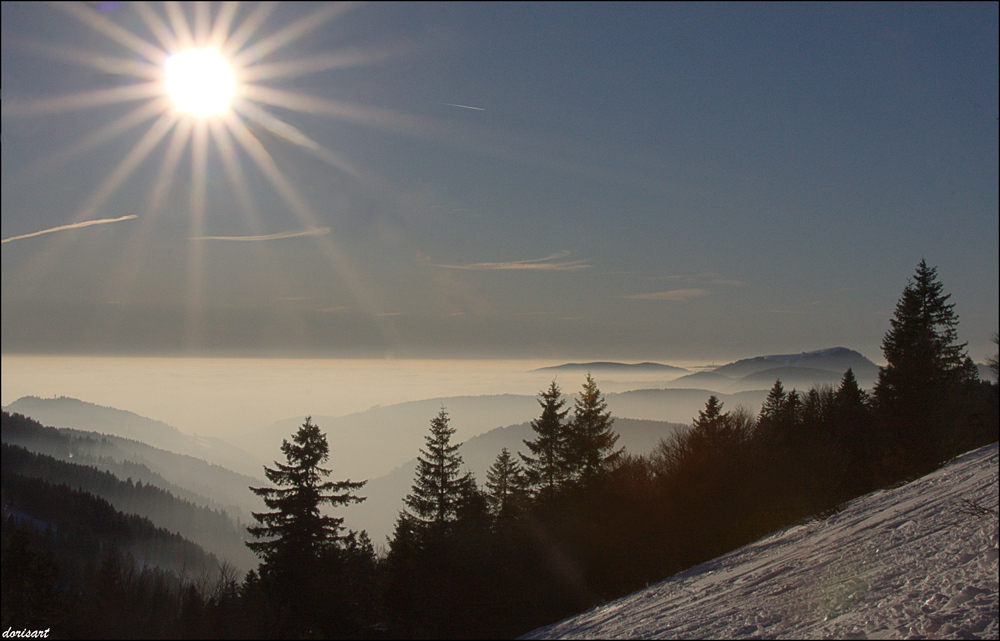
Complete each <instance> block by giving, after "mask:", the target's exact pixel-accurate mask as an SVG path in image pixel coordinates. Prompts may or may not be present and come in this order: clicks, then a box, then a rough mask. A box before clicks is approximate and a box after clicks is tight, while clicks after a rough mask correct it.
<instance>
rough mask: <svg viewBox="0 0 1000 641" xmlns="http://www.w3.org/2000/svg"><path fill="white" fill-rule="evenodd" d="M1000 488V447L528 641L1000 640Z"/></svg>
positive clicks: (860, 500) (876, 494)
mask: <svg viewBox="0 0 1000 641" xmlns="http://www.w3.org/2000/svg"><path fill="white" fill-rule="evenodd" d="M997 477H998V465H997V444H996V443H994V444H993V445H989V446H987V447H984V448H981V449H979V450H975V451H973V452H969V453H967V454H965V455H963V456H961V457H959V458H957V459H955V460H954V461H953V462H951V463H950V464H949V465H947V466H945V467H944V468H942V469H940V470H938V471H937V472H934V473H932V474H929V475H927V476H925V477H923V478H921V479H918V480H916V481H914V482H912V483H910V484H908V485H904V486H902V487H899V488H896V489H892V490H883V491H878V492H873V493H872V494H869V495H867V496H863V497H860V498H858V499H855V500H854V501H852V502H850V503H848V504H847V505H846V506H845V509H844V510H843V511H842V512H841V513H839V514H836V515H834V516H831V517H830V518H828V519H826V520H822V521H819V520H813V521H809V522H803V523H800V524H798V525H793V526H791V527H788V528H786V529H784V530H780V531H778V532H775V533H774V534H771V535H769V536H767V537H765V538H763V539H761V540H759V541H757V542H755V543H752V544H750V545H747V546H745V547H743V548H740V549H738V550H735V551H733V552H731V553H729V554H726V555H725V556H721V557H719V558H717V559H714V560H712V561H709V562H707V563H703V564H701V565H699V566H696V567H694V568H691V569H689V570H687V571H685V572H682V573H680V574H677V575H674V576H672V577H670V578H668V579H666V580H664V581H661V582H660V583H658V584H656V585H652V586H650V587H649V588H647V589H645V590H642V591H640V592H636V593H634V594H632V595H630V596H627V597H624V598H621V599H618V600H617V601H613V602H611V603H608V604H605V605H603V606H599V607H597V608H594V609H592V610H589V611H587V612H584V613H583V614H580V615H577V616H575V617H573V618H571V619H567V620H565V621H562V622H560V623H556V624H553V625H550V626H547V627H544V628H539V629H538V630H535V631H533V632H531V633H529V634H527V635H525V637H523V638H534V639H544V638H603V639H614V638H618V639H621V638H643V639H650V638H653V639H668V638H688V639H704V638H740V637H767V638H847V639H865V638H868V639H899V638H917V637H919V638H926V637H933V638H958V639H972V638H984V639H991V638H992V639H996V638H997V637H998V634H1000V630H998V628H997V598H998V586H997V583H998V581H997V501H998V496H997ZM965 501H972V502H974V503H975V504H976V505H978V506H982V507H986V508H988V514H983V515H977V514H975V513H974V512H976V511H977V510H976V509H975V506H973V505H972V504H970V503H966V502H965Z"/></svg>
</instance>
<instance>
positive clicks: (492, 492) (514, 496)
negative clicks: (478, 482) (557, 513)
mask: <svg viewBox="0 0 1000 641" xmlns="http://www.w3.org/2000/svg"><path fill="white" fill-rule="evenodd" d="M486 490H487V492H486V502H487V504H488V505H489V508H490V513H491V514H492V515H493V517H494V518H495V519H496V520H497V522H498V523H505V522H508V521H510V520H511V519H513V518H514V517H515V516H516V514H517V512H518V509H519V508H520V507H521V506H522V504H523V500H524V470H522V469H521V465H520V463H518V462H517V459H515V458H514V457H513V456H511V454H510V452H509V451H508V450H507V448H506V447H505V448H503V449H502V450H501V451H500V454H498V455H497V458H496V460H495V461H494V462H493V465H492V466H491V467H490V469H489V470H488V471H487V472H486Z"/></svg>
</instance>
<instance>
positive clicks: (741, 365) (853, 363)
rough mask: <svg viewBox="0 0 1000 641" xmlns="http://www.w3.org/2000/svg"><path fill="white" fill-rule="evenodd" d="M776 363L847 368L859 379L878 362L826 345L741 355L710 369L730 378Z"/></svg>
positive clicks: (836, 370) (875, 369)
mask: <svg viewBox="0 0 1000 641" xmlns="http://www.w3.org/2000/svg"><path fill="white" fill-rule="evenodd" d="M778 367H798V368H808V369H814V370H826V371H829V372H834V373H836V374H843V373H844V372H845V371H847V369H848V368H850V369H852V370H853V371H854V374H855V375H856V376H857V377H858V378H859V380H860V379H868V378H874V377H875V376H877V375H878V366H877V365H876V364H875V363H873V362H871V361H870V360H868V359H867V358H865V357H864V356H863V355H862V354H860V353H859V352H856V351H854V350H853V349H849V348H847V347H828V348H826V349H818V350H813V351H811V352H801V353H798V354H771V355H768V356H755V357H753V358H744V359H741V360H738V361H735V362H733V363H729V364H727V365H722V366H721V367H717V368H715V369H714V370H712V371H713V372H714V373H716V374H720V375H723V376H728V377H730V378H743V377H745V376H749V375H751V374H756V373H758V372H761V371H764V370H769V369H774V368H778Z"/></svg>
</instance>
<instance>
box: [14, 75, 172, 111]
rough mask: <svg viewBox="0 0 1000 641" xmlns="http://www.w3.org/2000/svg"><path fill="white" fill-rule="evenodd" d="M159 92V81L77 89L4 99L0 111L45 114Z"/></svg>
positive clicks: (122, 100) (153, 94)
mask: <svg viewBox="0 0 1000 641" xmlns="http://www.w3.org/2000/svg"><path fill="white" fill-rule="evenodd" d="M162 94H163V87H162V85H161V84H160V83H159V82H141V83H134V84H131V85H128V86H125V87H112V88H109V89H95V90H93V91H81V92H79V93H73V94H66V95H63V96H57V97H55V98H38V99H34V100H26V101H23V102H15V103H13V104H11V103H10V101H8V100H5V101H4V104H3V107H2V110H3V113H4V114H5V115H11V116H47V115H50V114H56V113H66V112H68V111H76V110H80V109H90V108H92V107H103V106H105V105H110V104H114V103H116V102H132V101H134V100H143V99H145V98H155V97H157V96H160V95H162Z"/></svg>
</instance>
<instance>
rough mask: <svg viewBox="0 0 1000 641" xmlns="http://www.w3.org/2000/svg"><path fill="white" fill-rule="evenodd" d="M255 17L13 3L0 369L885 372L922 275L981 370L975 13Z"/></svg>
mask: <svg viewBox="0 0 1000 641" xmlns="http://www.w3.org/2000/svg"><path fill="white" fill-rule="evenodd" d="M331 7H332V8H331ZM271 9H272V10H270V12H268V10H267V8H263V9H261V8H258V7H255V5H249V4H247V5H239V6H238V7H237V8H236V10H235V12H230V10H229V9H228V8H225V7H223V6H222V5H218V4H215V5H213V6H212V8H211V12H210V15H207V16H205V15H196V11H195V9H193V8H192V7H183V11H184V12H185V14H184V15H182V16H180V15H175V14H171V13H170V11H168V10H167V9H165V8H164V7H162V6H160V5H158V4H150V5H147V6H146V7H145V8H143V6H140V7H139V8H135V7H133V6H130V5H128V4H126V3H115V2H100V3H85V4H84V5H79V6H69V7H60V6H54V5H43V4H33V3H27V4H22V3H16V2H4V3H3V4H2V47H3V48H2V92H3V122H2V154H3V155H2V178H3V192H2V207H3V209H2V213H3V215H2V218H0V226H2V230H0V231H2V233H0V235H2V238H3V245H2V263H3V264H2V349H3V352H4V353H98V354H99V353H108V354H112V353H113V354H129V353H143V354H154V353H155V354H171V355H181V354H200V355H210V354H230V355H239V354H253V355H279V354H280V355H306V356H364V357H374V358H379V357H383V356H396V357H434V356H448V357H481V356H492V357H531V358H557V359H558V358H566V359H570V358H581V357H588V358H608V359H610V358H619V359H640V360H670V359H690V358H705V359H712V358H716V357H720V358H727V357H734V358H735V357H740V356H750V355H754V354H761V353H775V352H797V351H804V350H812V349H820V348H825V347H831V346H835V345H843V346H846V347H850V348H853V349H857V350H859V351H861V352H862V353H864V354H865V355H866V356H868V357H869V358H872V359H874V360H881V353H880V351H879V344H880V341H881V338H882V335H883V334H884V333H885V331H886V329H887V328H888V320H889V318H890V316H891V315H892V312H893V308H894V305H895V302H896V300H897V299H898V297H899V295H900V293H901V291H902V289H903V287H904V286H905V285H906V282H907V279H908V278H909V277H910V276H911V275H912V274H913V272H914V269H915V267H916V265H917V263H918V262H919V261H920V260H921V258H925V259H926V260H927V262H928V263H929V264H931V265H935V266H937V267H938V269H939V276H940V278H941V280H942V281H943V282H944V285H945V289H946V291H948V292H950V293H951V294H952V301H953V302H954V303H956V311H957V312H958V313H959V315H960V319H961V324H960V327H959V332H960V338H961V339H962V340H965V341H968V342H969V352H970V355H971V356H973V358H975V359H976V360H977V361H982V360H984V359H985V357H986V355H987V354H992V353H993V351H994V348H993V347H992V346H991V344H990V343H989V338H990V336H991V335H992V333H993V332H994V331H996V329H997V327H998V311H997V310H998V307H1000V303H998V287H1000V285H998V271H1000V264H998V245H1000V241H998V235H1000V230H998V202H1000V201H998V178H997V176H998V173H1000V168H998V146H1000V143H998V134H997V132H998V125H997V115H998V99H997V98H998V45H997V43H998V39H1000V37H998V5H997V3H995V2H991V3H982V4H958V3H943V4H930V3H917V4H901V3H890V4H834V5H815V4H808V5H806V4H798V3H787V4H786V3H781V4H776V5H748V4H744V3H737V4H735V5H725V4H723V5H718V4H712V5H702V4H696V3H681V4H678V5H673V4H655V3H640V4H618V3H615V4H607V5H599V4H589V3H588V4H579V5H575V4H570V3H554V4H521V3H518V4H510V5H508V4H502V3H501V4H480V3H471V4H468V5H466V4H389V3H385V4H383V3H378V4H373V5H360V6H355V7H349V8H345V9H343V10H342V9H341V8H338V7H336V6H331V5H315V4H306V5H297V4H295V3H278V4H277V5H276V6H274V7H272V8H271ZM220 17H221V18H220ZM225 23H228V25H229V26H228V28H226V29H220V30H216V29H215V25H217V24H225ZM254 24H257V25H259V26H258V28H257V29H252V28H250V27H251V26H252V25H254ZM161 27H162V28H161ZM188 34H193V35H188ZM212 34H217V35H220V36H225V42H226V43H227V44H228V45H235V46H236V47H237V48H239V49H240V50H241V53H237V54H236V60H235V62H236V63H239V64H238V65H237V66H238V68H241V69H242V71H238V74H242V76H238V78H242V80H238V86H237V90H236V91H237V98H236V101H235V102H234V103H233V108H234V109H235V115H233V114H230V115H228V116H223V117H215V118H208V119H205V118H195V117H193V116H190V115H184V116H181V117H178V116H177V115H176V110H175V108H174V106H173V103H172V102H171V101H170V100H169V99H168V98H167V97H166V94H165V90H164V89H163V88H162V86H161V84H160V83H159V81H158V78H159V77H160V76H162V73H161V72H160V71H159V69H161V65H162V61H163V58H164V57H165V53H164V51H165V50H170V51H171V52H172V51H173V49H175V48H176V47H178V46H183V43H184V41H185V40H186V39H187V38H193V39H195V40H202V39H205V38H207V37H209V36H211V35H212ZM274 36H276V37H274ZM220 40H221V38H220ZM238 40H242V41H243V42H242V44H240V43H239V42H238ZM177 43H180V44H179V45H178V44H177ZM224 46H226V45H224ZM154 63H155V64H154ZM240 65H242V67H240ZM86 223H90V224H86ZM38 232H48V233H42V234H39V233H38ZM36 234H37V235H36Z"/></svg>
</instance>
